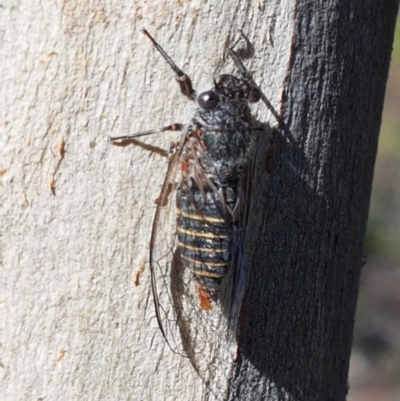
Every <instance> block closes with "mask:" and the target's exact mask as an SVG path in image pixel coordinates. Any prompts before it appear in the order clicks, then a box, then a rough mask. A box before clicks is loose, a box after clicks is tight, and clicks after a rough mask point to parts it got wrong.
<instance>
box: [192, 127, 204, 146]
mask: <svg viewBox="0 0 400 401" xmlns="http://www.w3.org/2000/svg"><path fill="white" fill-rule="evenodd" d="M193 136H195V137H197V140H198V141H199V143H200V145H201V147H202V148H203V149H205V148H206V145H205V144H204V141H203V138H202V131H201V128H200V127H196V128H195V129H194V130H193Z"/></svg>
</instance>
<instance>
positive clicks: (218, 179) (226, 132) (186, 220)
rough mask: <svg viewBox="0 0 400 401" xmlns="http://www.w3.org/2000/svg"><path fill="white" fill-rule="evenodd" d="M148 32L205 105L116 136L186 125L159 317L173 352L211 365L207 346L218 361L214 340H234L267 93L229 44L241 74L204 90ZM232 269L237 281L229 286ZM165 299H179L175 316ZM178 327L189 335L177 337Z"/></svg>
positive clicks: (161, 260) (154, 241) (160, 210)
mask: <svg viewBox="0 0 400 401" xmlns="http://www.w3.org/2000/svg"><path fill="white" fill-rule="evenodd" d="M143 33H144V34H145V35H146V36H147V37H148V38H149V39H150V41H151V42H152V43H153V45H154V47H155V48H156V49H157V51H158V52H159V53H160V54H161V55H162V57H163V58H164V59H165V61H166V62H167V63H168V64H169V66H170V67H171V68H172V70H173V71H174V73H175V75H176V80H177V82H178V84H179V86H180V90H181V92H182V94H183V95H184V96H186V97H187V98H189V99H190V100H192V101H194V102H195V103H196V105H197V108H196V110H195V112H194V115H193V117H192V119H191V121H190V122H189V123H188V124H182V123H179V124H170V125H168V126H165V127H163V128H160V129H158V130H150V131H143V132H138V133H135V134H131V135H126V136H120V137H114V138H111V140H112V141H117V140H125V139H131V138H138V137H141V136H146V135H152V134H156V133H160V132H166V131H182V132H183V133H182V136H181V139H180V141H179V143H178V144H175V145H174V146H172V147H171V149H172V151H171V155H170V160H169V165H168V170H167V173H166V176H165V179H164V183H163V185H162V189H161V194H160V196H159V198H158V200H157V208H156V212H155V216H154V220H153V226H152V234H151V239H150V255H149V263H150V270H151V283H152V291H153V297H154V304H155V310H156V316H157V321H158V325H159V327H160V330H161V332H162V334H163V336H164V338H165V339H166V340H167V342H168V345H169V346H170V347H171V349H172V350H173V351H175V352H177V353H180V354H186V355H187V356H189V358H190V359H191V362H192V364H193V366H194V367H195V369H196V370H197V371H198V372H205V371H206V370H207V369H208V365H207V364H206V362H204V361H205V360H206V359H207V358H206V354H207V353H208V355H212V358H213V359H214V360H218V357H216V355H217V354H218V352H219V351H218V350H216V348H213V349H210V348H209V347H210V343H211V342H212V341H211V339H212V338H218V341H219V342H220V343H226V340H227V336H226V331H227V330H229V329H231V328H232V327H233V326H234V324H232V321H233V320H234V319H235V318H234V317H233V316H234V315H237V310H238V309H239V308H240V295H239V292H242V291H241V290H240V288H241V289H243V281H244V279H243V264H244V253H245V252H244V248H243V247H244V245H243V243H244V235H245V228H246V222H247V211H248V205H249V197H250V193H251V160H252V155H253V153H254V148H255V146H254V144H255V139H256V137H257V135H258V132H259V131H262V130H264V129H265V128H264V127H261V126H259V125H257V124H256V123H255V121H253V119H252V116H251V113H250V108H249V103H254V102H257V101H259V100H260V92H259V90H258V88H257V87H256V85H255V84H254V82H253V80H252V78H251V76H250V74H249V72H248V71H247V70H246V68H245V67H244V65H243V64H242V62H241V61H240V59H239V58H238V57H237V56H236V54H235V52H234V51H233V50H232V49H229V51H228V53H229V55H230V57H231V58H232V59H233V61H234V63H235V65H236V66H237V68H238V70H239V76H233V75H228V74H223V75H220V77H219V78H218V79H217V80H214V86H213V88H211V89H210V90H208V91H205V92H202V93H200V94H197V93H196V91H195V90H194V88H193V85H192V81H191V79H190V78H189V77H188V75H186V74H185V73H184V72H183V71H181V70H180V69H179V68H178V67H177V65H176V64H175V63H174V62H173V61H172V60H171V58H170V57H169V56H168V54H167V53H166V52H165V51H164V49H163V48H162V47H161V46H160V45H159V44H158V43H157V42H156V41H155V39H154V38H153V37H152V36H151V35H150V34H149V33H148V32H147V31H146V30H143ZM177 177H178V178H177ZM171 188H172V189H176V213H175V217H173V218H167V217H166V216H169V213H168V212H166V209H167V208H166V206H165V205H167V204H168V200H169V199H168V198H169V194H170V192H171ZM171 224H172V225H174V224H175V225H176V230H175V235H174V234H171V236H172V237H173V238H174V244H173V246H172V247H171V248H173V251H172V252H171V253H170V255H169V257H165V255H164V254H165V253H164V254H161V255H160V254H159V252H158V247H159V246H160V242H162V240H163V238H162V234H160V233H163V232H170V231H168V230H170V227H169V225H171ZM163 255H164V256H163ZM158 269H160V271H161V276H162V279H161V287H163V290H162V291H160V290H159V286H160V283H158V282H157V274H158ZM227 276H229V277H230V279H229V280H228V281H229V285H225V281H227ZM168 281H169V289H167V290H166V291H165V287H168ZM165 292H166V293H167V294H165ZM161 293H162V294H161ZM160 294H161V295H160ZM164 302H165V303H170V304H171V305H172V311H173V313H172V315H171V311H169V310H168V308H167V307H165V306H164V305H165V304H164ZM235 310H236V312H235ZM177 327H178V329H179V332H180V337H181V341H178V340H177V338H176V330H177ZM218 341H216V342H218ZM221 352H222V353H224V352H225V351H221ZM221 355H222V354H221ZM198 356H200V357H198ZM221 358H222V356H221ZM203 362H204V363H203ZM207 380H208V379H207Z"/></svg>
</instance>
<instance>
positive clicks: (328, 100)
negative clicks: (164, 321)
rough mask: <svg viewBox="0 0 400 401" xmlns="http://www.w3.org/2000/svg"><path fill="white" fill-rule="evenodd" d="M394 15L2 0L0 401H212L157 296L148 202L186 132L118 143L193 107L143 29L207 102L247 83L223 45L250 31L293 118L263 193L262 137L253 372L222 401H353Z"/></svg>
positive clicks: (291, 7) (374, 10) (388, 6)
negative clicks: (169, 335) (218, 75)
mask: <svg viewBox="0 0 400 401" xmlns="http://www.w3.org/2000/svg"><path fill="white" fill-rule="evenodd" d="M396 12H397V1H395V0H389V1H386V2H376V1H372V0H370V1H367V2H365V1H329V0H328V1H319V2H314V1H300V0H299V1H297V2H295V3H294V2H290V1H280V2H266V1H264V2H263V1H257V0H256V1H252V2H243V1H236V0H235V1H230V2H221V1H215V0H210V1H208V2H204V1H200V0H197V1H185V0H183V1H176V2H171V1H162V2H160V1H147V2H145V1H133V2H119V1H116V0H111V1H108V2H103V1H97V2H96V1H95V2H85V1H50V0H44V1H38V0H33V1H28V0H22V1H19V2H13V4H12V2H6V4H5V5H4V6H3V7H2V8H1V10H0V25H1V27H2V28H1V29H2V35H1V38H2V45H1V48H0V62H1V71H2V73H1V77H0V87H1V92H2V94H1V96H0V102H1V103H0V110H1V111H2V126H1V135H0V148H1V158H0V196H1V198H0V202H1V203H0V219H1V226H0V283H1V295H0V299H1V305H2V308H1V340H0V341H1V344H2V347H1V350H0V352H1V355H0V358H1V364H0V372H1V377H2V380H1V382H0V394H2V396H1V398H2V400H4V401H20V400H40V399H44V400H46V401H48V400H69V401H70V400H80V401H83V400H131V399H132V400H194V401H196V400H202V399H206V398H207V395H206V393H207V389H206V388H205V386H204V384H203V383H202V381H201V380H200V379H199V378H198V376H197V375H196V373H195V372H194V370H193V369H192V367H191V365H190V363H189V362H188V360H186V359H184V358H182V357H179V356H177V355H174V354H172V353H171V352H170V350H169V349H168V347H167V346H166V344H165V342H164V340H163V338H162V336H161V335H160V332H159V330H158V327H157V322H156V319H155V314H154V308H153V305H152V298H151V291H150V285H149V284H150V277H149V271H148V265H147V258H148V245H149V235H150V228H151V222H152V217H153V214H154V209H155V203H154V200H155V199H156V197H157V194H158V192H159V190H160V186H161V183H162V179H163V174H164V172H165V169H166V166H167V164H166V163H167V157H166V155H167V150H168V147H169V143H170V141H171V140H174V139H177V138H178V136H177V135H175V136H174V134H163V135H156V136H154V137H151V138H148V139H146V140H143V143H145V144H146V145H141V146H134V145H130V146H124V147H118V146H111V145H110V143H109V141H108V136H109V135H112V136H118V135H123V134H124V133H127V132H135V131H139V130H143V129H151V128H157V127H161V126H163V125H166V124H169V123H174V122H183V123H185V122H186V121H188V118H189V116H190V112H191V110H192V109H193V106H192V105H190V104H189V102H188V101H187V100H186V99H185V98H183V97H182V96H181V95H180V93H179V89H178V87H177V85H176V82H175V80H174V77H173V75H172V73H171V71H170V70H169V68H168V66H166V65H165V63H163V62H162V61H161V59H160V57H159V55H157V54H156V53H155V51H154V49H153V48H152V46H151V45H150V44H149V42H148V40H147V39H146V38H145V37H144V35H142V34H141V33H140V29H141V28H143V27H146V28H147V29H148V30H149V31H150V32H151V33H152V34H154V36H155V37H156V38H157V39H158V40H159V41H160V43H162V44H163V46H164V47H165V49H166V50H168V51H169V53H170V56H171V57H172V58H173V59H174V60H175V61H176V63H177V64H178V65H179V66H180V67H181V68H182V69H184V70H185V72H187V73H188V74H189V75H190V76H191V77H192V80H193V82H194V84H195V86H196V88H199V90H202V89H204V88H205V89H208V88H210V85H212V76H213V73H214V72H215V71H224V72H228V73H233V72H235V69H234V67H233V65H232V63H231V62H230V61H229V60H228V61H224V51H225V50H226V48H227V46H229V45H230V43H231V42H230V40H229V38H230V37H232V38H237V35H238V32H239V30H243V32H244V33H245V34H246V35H247V36H248V38H249V40H250V42H251V45H252V46H253V47H254V52H251V53H253V54H251V58H247V59H245V60H244V63H245V64H246V66H248V67H249V68H250V70H251V71H254V79H255V81H256V82H257V83H258V85H259V86H260V88H261V90H262V91H263V93H264V95H265V96H267V98H268V100H269V101H270V103H271V105H272V107H273V109H274V112H271V111H269V109H268V107H267V106H266V104H263V103H260V104H259V105H258V106H257V107H256V108H255V109H254V113H255V115H256V116H257V118H258V120H260V121H262V122H265V123H269V124H270V125H271V126H275V127H277V126H278V123H277V120H276V118H275V117H274V116H273V113H275V114H276V116H279V117H280V121H281V125H280V129H279V130H278V131H277V132H276V136H275V138H276V154H275V157H274V161H273V173H272V179H271V182H270V183H267V181H265V180H264V178H265V170H266V169H267V168H268V166H269V164H270V163H269V162H268V160H266V159H267V158H268V155H266V153H265V149H266V145H265V143H264V142H263V141H262V140H261V141H260V147H259V149H260V152H259V159H258V160H259V163H258V164H257V166H258V170H257V180H256V183H257V185H256V187H255V192H256V193H255V195H254V196H253V200H254V202H253V209H252V215H251V219H252V222H251V227H252V229H251V231H250V230H249V235H248V239H247V242H248V249H249V254H250V255H251V257H249V269H250V266H251V270H249V271H250V272H251V274H250V280H249V289H248V293H247V296H246V302H245V305H244V309H243V320H242V330H241V332H240V338H239V339H240V358H239V359H238V364H237V369H236V370H235V371H234V372H233V376H232V377H226V378H219V380H222V381H225V383H221V385H220V386H218V387H221V388H222V387H228V388H229V394H227V395H226V396H225V394H217V395H215V394H212V395H211V396H210V397H209V398H210V399H218V400H223V399H232V400H233V399H240V400H296V401H297V400H308V401H314V400H315V401H321V400H334V401H339V400H340V401H341V400H344V399H345V394H346V391H347V370H348V361H349V356H350V347H351V337H352V329H353V320H354V312H355V304H356V296H357V287H358V278H359V273H360V268H361V263H362V241H363V237H364V231H365V224H366V219H367V214H368V205H369V196H370V190H371V181H372V174H373V165H374V159H375V154H376V146H377V137H378V132H379V125H380V116H381V110H382V104H383V96H384V89H385V82H386V76H387V70H388V65H389V58H390V50H391V43H392V36H393V30H394V22H395V17H396ZM267 165H268V166H267ZM267 184H268V185H267ZM256 251H257V252H256ZM143 266H144V270H142V268H143ZM213 397H214V398H213Z"/></svg>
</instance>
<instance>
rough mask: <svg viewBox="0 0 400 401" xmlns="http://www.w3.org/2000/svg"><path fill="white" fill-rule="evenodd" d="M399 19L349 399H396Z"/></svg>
mask: <svg viewBox="0 0 400 401" xmlns="http://www.w3.org/2000/svg"><path fill="white" fill-rule="evenodd" d="M399 133H400V18H398V20H397V27H396V33H395V41H394V44H393V53H392V61H391V64H390V72H389V78H388V82H387V86H386V97H385V105H384V111H383V116H382V126H381V132H380V137H379V148H378V155H377V160H376V164H375V174H374V183H373V189H372V197H371V204H370V210H369V221H368V228H367V234H366V238H365V255H366V256H367V263H366V265H365V267H364V268H363V271H362V276H361V286H360V293H359V298H358V307H357V316H356V326H355V332H354V342H353V353H352V357H351V361H350V378H349V384H350V389H349V395H348V398H347V400H348V401H400V135H399Z"/></svg>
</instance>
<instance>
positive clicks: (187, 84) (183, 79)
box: [142, 29, 196, 100]
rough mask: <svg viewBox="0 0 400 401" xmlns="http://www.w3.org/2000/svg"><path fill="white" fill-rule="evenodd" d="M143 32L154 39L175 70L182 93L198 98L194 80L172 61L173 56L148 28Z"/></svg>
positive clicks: (156, 46)
mask: <svg viewBox="0 0 400 401" xmlns="http://www.w3.org/2000/svg"><path fill="white" fill-rule="evenodd" d="M142 32H143V33H144V34H145V35H146V36H147V37H148V38H149V39H150V40H151V41H152V43H153V45H154V47H155V48H156V49H157V50H158V51H159V53H160V54H161V55H162V56H163V58H164V60H165V61H166V62H167V63H168V64H169V66H170V67H171V68H172V70H173V71H174V72H175V74H176V80H177V81H178V84H179V86H180V88H181V92H182V94H183V95H185V96H187V97H188V98H189V99H191V100H194V99H195V98H196V91H195V90H194V89H193V85H192V80H191V79H190V78H189V77H188V76H187V75H186V74H185V73H184V72H183V71H182V70H181V69H180V68H179V67H178V66H177V65H176V64H175V63H174V62H173V61H172V59H171V57H169V56H168V54H167V53H166V51H165V50H164V49H163V48H162V47H161V46H160V45H159V44H158V43H157V42H156V40H155V39H154V38H153V37H152V36H151V35H150V34H149V33H148V32H147V31H146V29H143V30H142Z"/></svg>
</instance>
